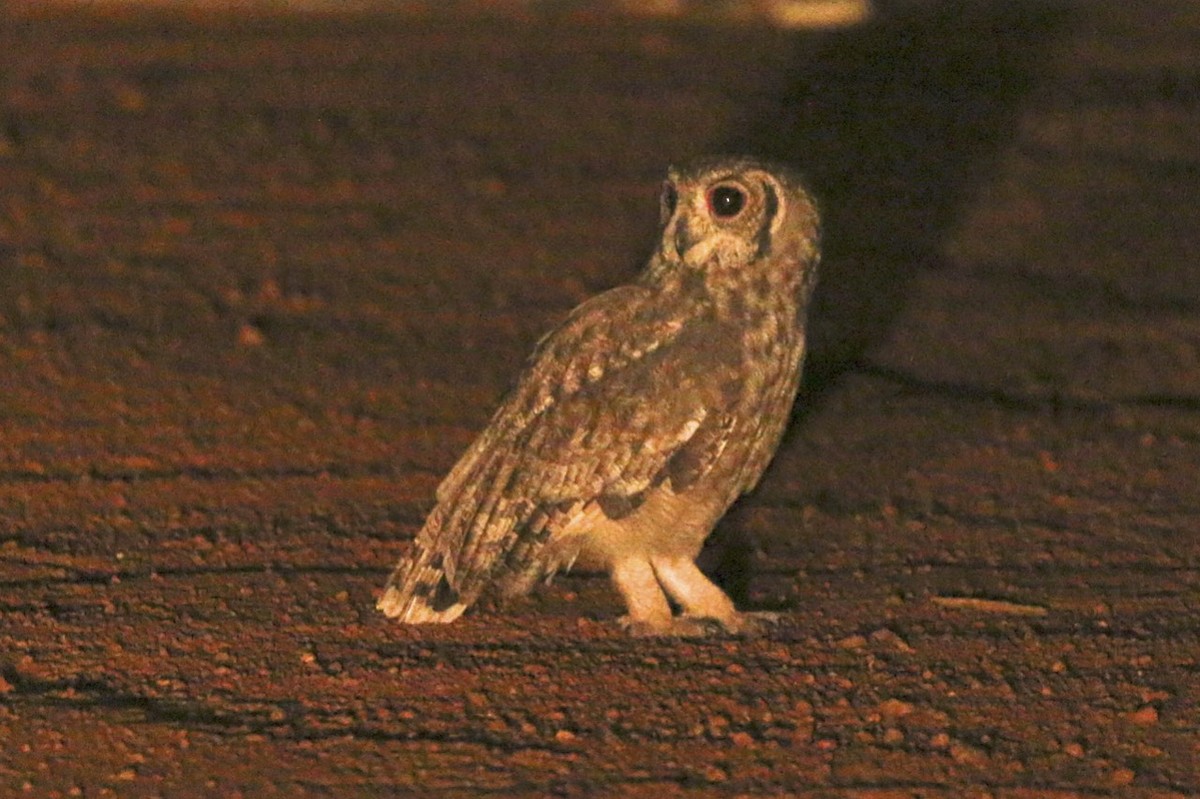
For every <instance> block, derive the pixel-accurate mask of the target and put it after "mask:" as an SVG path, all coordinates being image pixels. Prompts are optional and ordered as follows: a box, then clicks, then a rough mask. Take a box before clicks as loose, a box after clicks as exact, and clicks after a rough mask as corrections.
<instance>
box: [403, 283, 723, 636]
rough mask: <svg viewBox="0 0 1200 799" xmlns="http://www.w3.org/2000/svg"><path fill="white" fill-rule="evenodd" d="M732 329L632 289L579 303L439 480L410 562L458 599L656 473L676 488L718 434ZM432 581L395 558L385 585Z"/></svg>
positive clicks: (531, 560)
mask: <svg viewBox="0 0 1200 799" xmlns="http://www.w3.org/2000/svg"><path fill="white" fill-rule="evenodd" d="M732 335H737V331H735V330H727V329H724V328H723V327H722V326H720V325H719V324H717V323H716V322H715V321H713V320H706V319H704V318H702V317H693V318H690V319H689V318H685V317H681V316H679V315H672V314H670V313H668V312H666V311H664V310H661V309H659V308H658V307H657V304H656V303H654V302H652V301H651V298H650V295H649V292H648V291H647V290H646V289H644V288H642V287H639V286H624V287H621V288H618V289H614V290H612V291H609V292H606V293H604V294H601V295H599V296H597V297H595V298H593V299H592V300H590V301H589V302H587V303H584V304H583V305H581V306H580V307H579V308H577V309H576V311H575V312H574V313H573V314H572V315H571V317H570V318H568V320H567V321H566V322H565V323H564V324H563V325H562V326H561V327H559V328H558V329H557V330H555V331H554V332H553V333H551V334H550V335H548V336H547V337H546V338H545V339H543V341H542V342H541V343H540V344H539V345H538V348H537V350H536V351H535V352H534V355H533V358H532V361H531V363H530V365H529V367H528V369H527V370H526V372H525V374H524V375H523V377H522V379H521V381H520V382H519V383H518V385H517V386H516V388H515V389H514V390H513V392H512V393H511V394H510V395H509V397H508V398H507V400H506V401H505V402H504V403H503V404H502V405H501V407H500V408H499V409H498V410H497V412H496V414H495V415H494V416H493V418H492V420H491V422H490V423H489V425H488V427H487V428H486V429H485V430H484V432H483V433H482V434H481V435H480V436H479V438H478V439H477V440H476V441H475V443H474V444H473V445H472V446H471V447H470V448H469V449H468V450H467V452H466V453H464V455H463V456H462V458H461V459H460V460H459V462H458V463H457V464H456V465H455V467H454V468H453V469H452V470H451V472H450V473H449V474H448V475H447V477H446V479H445V480H444V481H443V482H442V484H441V485H440V486H439V488H438V492H437V497H438V504H437V506H436V507H435V508H434V511H433V512H432V513H431V514H430V516H429V519H428V520H427V521H426V524H425V526H424V528H422V530H421V532H420V534H419V535H418V537H417V542H416V547H415V548H414V556H413V557H416V558H418V559H424V560H425V561H427V562H428V563H430V564H433V565H434V566H436V571H439V572H441V573H442V574H443V575H444V583H445V584H446V586H443V589H444V588H445V587H447V586H448V588H449V589H450V590H451V591H450V593H451V595H452V596H454V597H456V598H458V599H459V600H461V601H460V602H459V604H463V605H465V604H469V603H470V601H473V599H474V598H475V597H476V596H477V595H478V594H479V592H480V591H481V590H482V589H483V588H484V587H485V586H486V585H487V584H488V583H490V582H492V581H493V580H494V579H497V578H500V577H504V576H506V575H509V574H515V573H519V572H522V571H525V570H527V569H529V568H530V567H531V566H533V565H535V563H536V559H537V555H538V552H539V551H540V549H541V547H542V545H543V544H544V543H545V542H546V541H547V540H548V538H549V537H550V536H551V534H552V533H553V531H554V530H555V529H558V528H560V527H562V526H563V525H565V524H567V523H569V522H570V521H571V520H572V519H573V518H575V517H576V516H577V515H579V514H582V513H586V512H594V511H595V509H596V508H597V507H598V508H599V509H600V510H601V511H602V512H604V513H605V514H607V515H609V516H610V517H614V518H615V517H619V516H621V515H624V514H625V513H628V512H630V511H631V510H633V509H634V508H636V507H637V505H638V504H639V503H640V502H641V498H642V496H643V495H644V493H645V492H646V491H647V490H648V489H649V488H651V487H653V486H654V485H656V484H658V483H660V482H662V481H663V480H666V479H670V480H671V484H672V488H673V489H674V490H675V491H683V490H686V488H687V487H688V486H690V485H691V484H692V483H693V482H695V481H696V480H697V479H699V478H700V477H701V476H702V475H703V474H704V473H705V472H706V471H707V470H708V469H709V468H710V467H711V465H712V463H713V461H714V460H715V459H716V456H717V455H718V454H719V453H720V451H721V449H722V448H723V447H724V444H725V441H726V440H727V438H728V436H729V435H730V428H731V424H732V421H731V419H732V415H731V414H730V413H729V412H728V411H729V409H730V407H731V406H732V404H733V403H734V401H735V399H736V397H737V386H736V384H735V383H734V381H736V379H737V375H738V369H737V368H736V367H737V365H738V364H736V363H732V362H730V359H733V358H739V357H740V355H739V354H738V353H739V352H740V348H739V347H738V346H736V345H733V342H728V341H722V338H723V337H726V336H732ZM434 576H435V570H434V569H431V568H424V569H421V568H417V567H416V566H415V564H413V565H411V566H410V567H409V568H405V565H404V564H401V568H400V569H398V570H397V573H396V575H394V576H393V581H394V582H395V581H397V580H399V581H403V582H405V583H406V585H403V586H401V587H400V590H401V593H402V594H404V595H406V596H410V597H411V596H412V595H413V594H419V593H420V592H421V591H426V592H432V591H434V590H435V589H436V586H433V585H429V583H430V582H431V581H432V580H433V578H434ZM415 583H423V585H421V586H417V585H415ZM459 612H461V610H460V611H459ZM455 615H457V614H455Z"/></svg>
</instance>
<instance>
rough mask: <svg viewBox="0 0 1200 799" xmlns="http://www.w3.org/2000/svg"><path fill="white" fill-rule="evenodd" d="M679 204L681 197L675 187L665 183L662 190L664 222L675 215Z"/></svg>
mask: <svg viewBox="0 0 1200 799" xmlns="http://www.w3.org/2000/svg"><path fill="white" fill-rule="evenodd" d="M678 202H679V195H678V194H676V193H675V186H674V185H672V184H670V183H664V184H663V190H662V217H663V221H664V222H666V221H667V220H668V219H670V218H671V217H672V216H674V215H675V205H676V204H677V203H678Z"/></svg>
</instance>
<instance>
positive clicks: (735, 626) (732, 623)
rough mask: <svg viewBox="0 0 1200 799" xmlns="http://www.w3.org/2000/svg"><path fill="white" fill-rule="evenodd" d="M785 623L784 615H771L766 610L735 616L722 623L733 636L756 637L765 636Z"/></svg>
mask: <svg viewBox="0 0 1200 799" xmlns="http://www.w3.org/2000/svg"><path fill="white" fill-rule="evenodd" d="M782 621H783V614H781V613H771V612H770V611H766V610H756V611H745V612H738V613H735V614H733V616H732V617H731V618H729V619H726V620H723V621H721V622H720V624H721V627H722V628H724V630H725V632H727V633H730V634H731V635H744V636H747V637H754V636H756V635H763V634H764V633H766V632H767V631H768V630H770V629H772V628H773V627H777V626H778V625H779V623H780V622H782Z"/></svg>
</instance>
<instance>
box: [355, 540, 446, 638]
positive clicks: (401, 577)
mask: <svg viewBox="0 0 1200 799" xmlns="http://www.w3.org/2000/svg"><path fill="white" fill-rule="evenodd" d="M467 604H468V603H466V602H463V601H461V599H460V597H459V595H458V592H457V591H455V590H454V588H453V587H452V586H451V585H450V582H449V580H448V579H447V578H446V573H445V572H444V571H443V570H442V566H441V557H440V556H436V555H434V556H431V555H430V554H429V552H428V550H425V549H424V548H422V547H419V546H417V547H415V548H414V551H413V553H412V554H411V555H410V556H409V557H407V558H405V559H404V560H402V561H401V562H400V565H399V566H397V567H396V570H395V571H394V572H392V576H391V577H389V578H388V582H387V586H386V587H385V588H384V590H383V596H381V597H380V598H379V602H378V603H376V607H377V608H379V609H380V610H381V611H383V613H384V615H386V616H389V617H391V618H394V619H399V620H400V621H402V622H405V623H407V624H430V623H440V624H448V623H449V622H452V621H454V620H455V619H457V618H458V617H459V616H461V615H462V614H463V611H465V610H466V609H467Z"/></svg>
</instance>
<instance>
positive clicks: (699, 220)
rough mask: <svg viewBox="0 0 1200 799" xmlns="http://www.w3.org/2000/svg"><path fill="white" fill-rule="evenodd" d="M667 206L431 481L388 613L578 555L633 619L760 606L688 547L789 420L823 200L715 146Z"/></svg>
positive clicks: (739, 624) (707, 615)
mask: <svg viewBox="0 0 1200 799" xmlns="http://www.w3.org/2000/svg"><path fill="white" fill-rule="evenodd" d="M660 211H661V228H660V230H661V235H660V237H659V240H658V244H657V247H656V249H655V250H654V252H653V254H652V255H651V256H650V260H649V263H648V264H647V265H646V267H645V269H644V270H643V271H642V272H641V274H640V275H639V276H638V277H637V278H636V279H635V280H634V281H633V282H632V283H629V284H627V285H622V286H618V287H617V288H614V289H611V290H609V291H606V292H604V293H602V294H599V295H597V296H595V297H593V298H591V299H590V300H587V301H586V302H584V303H583V304H581V305H580V306H579V307H577V308H576V309H575V310H574V311H572V312H571V313H570V314H569V315H568V316H567V318H566V320H565V321H564V322H563V323H562V324H561V325H559V326H558V327H557V328H556V329H555V330H553V331H551V332H550V333H549V334H548V335H546V336H545V337H544V338H543V339H542V340H541V341H540V342H539V344H538V345H537V347H536V349H535V350H534V353H533V355H532V357H531V358H530V360H529V362H528V364H527V366H526V368H525V371H524V372H523V374H522V375H521V377H520V378H519V379H518V381H517V383H516V386H515V387H514V388H513V389H512V391H511V392H510V393H509V394H508V396H507V397H506V399H505V400H504V401H503V402H502V404H501V405H500V408H499V409H498V410H497V411H496V412H495V414H494V415H493V416H492V418H491V421H490V422H489V423H488V425H487V427H486V428H485V429H484V430H483V432H482V433H481V434H480V435H479V437H478V438H477V439H476V440H475V442H474V443H473V444H472V445H471V446H470V448H468V449H467V451H466V453H465V454H463V456H462V457H461V458H460V459H459V461H458V462H457V464H456V465H455V466H454V467H453V468H452V469H451V470H450V473H449V474H448V475H447V476H446V477H445V479H444V480H443V481H442V483H441V484H440V485H439V487H438V489H437V504H436V506H435V507H434V508H433V511H432V512H431V513H430V514H429V517H428V518H427V519H426V521H425V524H424V526H423V527H422V528H421V531H420V532H419V533H418V534H417V537H416V540H415V542H414V544H413V546H412V548H411V550H410V551H409V553H408V555H407V556H406V557H405V558H404V559H402V560H401V561H400V564H399V565H398V566H397V567H396V570H395V571H394V572H393V574H392V575H391V578H390V579H389V580H388V583H387V585H386V587H385V589H384V592H383V594H382V596H381V598H380V599H379V603H378V607H379V609H380V610H382V611H383V612H384V613H385V614H387V615H388V616H390V617H395V618H398V619H400V620H401V621H403V622H409V623H425V622H450V621H453V620H455V619H457V618H458V617H459V616H460V615H461V614H462V613H463V611H465V610H466V609H467V608H469V607H471V605H472V604H474V603H475V602H477V601H478V600H480V599H481V598H484V597H487V598H489V599H497V600H503V599H505V598H509V597H513V596H518V595H522V594H525V593H528V592H529V591H530V590H531V589H532V588H533V587H534V586H535V585H536V584H537V583H538V582H540V581H544V580H548V579H549V578H550V577H551V576H553V575H554V574H555V573H556V572H558V571H560V570H565V569H569V568H570V567H571V566H572V564H574V563H575V562H576V559H577V558H579V559H582V560H581V562H586V563H589V564H591V565H593V566H598V567H601V568H603V569H605V570H606V571H607V572H608V573H609V575H610V577H611V579H612V582H613V584H614V585H615V587H616V589H617V591H618V592H619V593H620V595H621V597H622V599H623V600H624V603H625V606H626V608H627V610H628V615H626V616H624V617H623V618H622V622H623V625H624V626H625V628H626V629H627V630H629V631H630V632H631V633H633V634H638V635H697V634H704V633H706V632H712V631H718V632H719V631H722V630H723V631H728V632H730V633H743V632H752V631H755V630H757V629H758V628H759V627H761V626H762V624H764V623H765V622H764V618H763V617H764V616H765V615H767V614H750V613H741V612H739V611H738V610H737V609H736V608H735V606H734V603H733V602H732V600H730V598H729V597H728V596H727V595H726V594H725V593H724V592H723V591H722V590H721V589H720V588H719V587H718V586H717V585H715V584H714V583H713V582H711V581H710V580H709V579H708V578H707V577H706V576H705V575H704V574H703V573H702V572H701V571H700V569H699V568H698V567H697V566H696V563H695V559H696V556H697V555H698V554H699V552H700V549H701V546H702V545H703V543H704V540H705V538H707V537H708V534H709V533H710V532H711V531H712V529H713V527H714V526H715V525H716V523H717V521H718V520H719V519H720V518H721V516H722V515H723V514H724V513H725V511H726V510H727V509H728V508H729V506H730V505H731V504H732V503H733V502H734V501H735V500H736V499H737V498H738V497H739V496H741V495H742V494H745V493H746V492H748V491H750V490H751V489H753V488H754V486H755V485H756V484H757V482H758V480H759V478H760V477H761V476H762V473H763V470H764V469H766V467H767V464H768V463H769V461H770V460H771V457H772V455H773V454H774V452H775V449H776V448H777V447H778V445H779V441H780V438H781V437H782V435H783V431H784V427H785V425H786V423H787V420H788V416H789V412H790V410H791V407H792V403H793V401H794V399H795V396H796V391H797V388H798V385H799V378H800V370H801V366H802V363H803V360H804V351H805V336H804V333H805V318H806V312H807V308H808V305H809V300H810V297H811V296H812V291H813V287H814V285H815V283H816V275H817V264H818V261H819V259H820V251H819V238H820V230H819V218H818V213H817V209H816V206H815V204H814V202H813V200H812V198H811V197H810V196H809V194H808V192H807V191H806V190H805V188H804V187H803V186H802V184H801V182H800V180H799V179H798V178H797V177H796V176H795V175H794V174H793V173H792V172H790V171H789V170H788V169H786V168H784V167H781V166H778V165H772V164H768V163H766V162H763V161H758V160H754V159H752V158H747V157H722V158H706V159H701V160H696V161H694V162H691V163H688V164H686V165H684V166H680V167H675V168H672V169H670V170H669V172H668V176H667V179H666V181H665V182H664V183H663V187H662V194H661V200H660ZM676 609H677V610H678V613H676Z"/></svg>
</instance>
